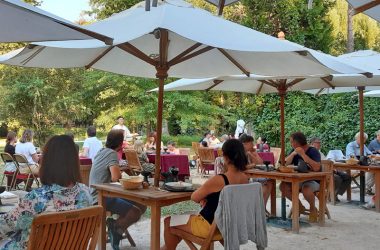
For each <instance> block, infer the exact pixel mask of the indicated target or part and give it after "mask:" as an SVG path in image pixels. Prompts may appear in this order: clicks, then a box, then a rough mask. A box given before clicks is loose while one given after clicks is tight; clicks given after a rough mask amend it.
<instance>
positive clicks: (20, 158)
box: [13, 154, 40, 190]
mask: <svg viewBox="0 0 380 250" xmlns="http://www.w3.org/2000/svg"><path fill="white" fill-rule="evenodd" d="M13 157H14V159H15V161H16V163H17V164H16V167H17V173H16V180H15V183H17V181H18V180H22V181H25V187H24V190H26V188H27V183H28V181H36V184H37V187H39V186H40V182H39V181H38V178H37V177H36V176H35V175H34V174H33V172H32V169H31V168H30V165H29V163H28V160H27V159H26V157H25V156H24V155H22V154H14V155H13ZM21 167H25V168H28V169H29V170H28V171H29V173H27V174H23V173H21V171H20V168H21Z"/></svg>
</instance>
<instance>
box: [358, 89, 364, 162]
mask: <svg viewBox="0 0 380 250" xmlns="http://www.w3.org/2000/svg"><path fill="white" fill-rule="evenodd" d="M364 88H365V87H358V90H359V114H360V122H359V123H360V125H359V127H360V132H359V133H360V155H364V95H363V93H364Z"/></svg>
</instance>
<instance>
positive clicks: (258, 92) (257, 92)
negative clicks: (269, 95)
mask: <svg viewBox="0 0 380 250" xmlns="http://www.w3.org/2000/svg"><path fill="white" fill-rule="evenodd" d="M263 87H264V82H261V84H260V87H259V88H258V89H257V91H256V95H258V94H260V92H261V90H262V89H263Z"/></svg>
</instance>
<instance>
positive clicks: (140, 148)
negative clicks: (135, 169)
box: [134, 140, 156, 172]
mask: <svg viewBox="0 0 380 250" xmlns="http://www.w3.org/2000/svg"><path fill="white" fill-rule="evenodd" d="M134 149H135V150H136V153H137V156H138V157H139V161H140V164H141V167H142V169H143V170H144V171H148V172H154V170H155V168H156V166H155V165H154V164H153V163H150V162H149V158H148V156H147V155H146V152H145V148H144V143H143V141H141V140H136V141H135V144H134Z"/></svg>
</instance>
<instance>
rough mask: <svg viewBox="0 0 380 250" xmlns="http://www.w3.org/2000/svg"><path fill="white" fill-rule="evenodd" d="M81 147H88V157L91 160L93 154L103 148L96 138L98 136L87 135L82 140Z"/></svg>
mask: <svg viewBox="0 0 380 250" xmlns="http://www.w3.org/2000/svg"><path fill="white" fill-rule="evenodd" d="M83 148H88V155H87V157H88V158H91V160H92V161H93V160H94V157H95V155H96V154H97V153H98V152H99V150H100V149H102V148H103V144H102V142H101V141H99V140H98V138H96V137H95V136H94V137H89V138H87V139H86V140H84V143H83Z"/></svg>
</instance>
